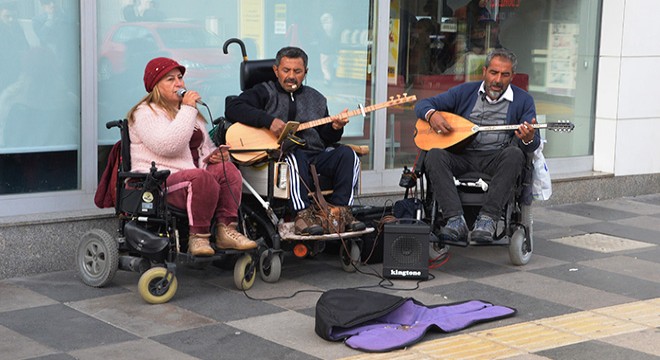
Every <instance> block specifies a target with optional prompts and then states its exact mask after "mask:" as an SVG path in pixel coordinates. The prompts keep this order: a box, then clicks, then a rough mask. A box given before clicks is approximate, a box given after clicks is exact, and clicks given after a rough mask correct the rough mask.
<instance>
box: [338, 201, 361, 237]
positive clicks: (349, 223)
mask: <svg viewBox="0 0 660 360" xmlns="http://www.w3.org/2000/svg"><path fill="white" fill-rule="evenodd" d="M338 208H340V209H341V217H342V222H343V223H344V224H345V231H347V232H351V231H362V230H364V229H366V228H367V225H365V224H364V223H363V222H362V221H358V220H357V219H355V217H353V214H352V213H351V209H350V208H349V207H348V206H338Z"/></svg>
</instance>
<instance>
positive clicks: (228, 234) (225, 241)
mask: <svg viewBox="0 0 660 360" xmlns="http://www.w3.org/2000/svg"><path fill="white" fill-rule="evenodd" d="M236 225H237V224H236V223H231V224H229V225H225V224H218V228H217V230H218V233H217V234H216V236H215V246H217V247H218V248H219V249H236V250H250V249H254V248H256V247H257V243H256V242H254V241H252V240H250V239H248V238H247V237H246V236H245V235H243V234H241V233H240V232H238V230H236Z"/></svg>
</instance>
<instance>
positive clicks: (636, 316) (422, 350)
mask: <svg viewBox="0 0 660 360" xmlns="http://www.w3.org/2000/svg"><path fill="white" fill-rule="evenodd" d="M658 326H660V298H656V299H651V300H644V301H638V302H633V303H627V304H621V305H615V306H609V307H605V308H599V309H593V310H589V311H581V312H577V313H572V314H566V315H561V316H556V317H551V318H545V319H539V320H534V321H530V322H525V323H520V324H513V325H509V326H503V327H499V328H494V329H488V330H482V331H476V332H471V333H467V334H461V335H455V336H449V337H444V338H442V339H436V340H429V341H422V342H420V343H418V344H415V345H414V346H411V347H410V348H408V349H404V350H399V351H392V352H389V353H380V354H369V353H365V354H360V355H356V356H352V357H348V358H344V359H345V360H349V359H350V360H360V359H388V360H389V359H395V360H408V359H410V360H413V359H415V360H418V359H506V358H509V357H513V356H517V355H522V354H529V353H534V352H538V351H542V350H547V349H554V348H559V347H562V346H567V345H571V344H576V343H580V342H585V341H591V340H595V339H602V338H606V337H610V336H616V335H621V334H627V333H633V332H638V331H643V330H649V329H655V328H657V327H658Z"/></svg>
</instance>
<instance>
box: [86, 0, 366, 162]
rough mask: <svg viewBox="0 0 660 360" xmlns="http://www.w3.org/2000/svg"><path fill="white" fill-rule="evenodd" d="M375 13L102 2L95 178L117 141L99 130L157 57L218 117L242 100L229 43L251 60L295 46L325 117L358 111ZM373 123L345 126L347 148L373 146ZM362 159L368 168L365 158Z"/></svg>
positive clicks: (293, 0)
mask: <svg viewBox="0 0 660 360" xmlns="http://www.w3.org/2000/svg"><path fill="white" fill-rule="evenodd" d="M371 9H372V5H371V2H370V1H359V2H355V1H349V0H342V1H324V2H317V1H312V2H310V1H307V0H279V1H275V0H240V1H239V0H233V1H222V2H221V3H220V2H215V1H198V2H189V3H186V6H181V2H180V1H169V0H161V1H155V0H136V1H134V2H133V1H127V2H124V3H123V4H122V3H121V2H111V1H102V2H98V6H97V14H98V15H97V16H98V29H99V34H98V36H99V60H98V61H99V63H98V69H99V76H98V79H99V126H98V129H99V134H98V138H99V149H100V155H99V164H100V166H99V167H100V168H99V172H102V170H103V165H101V164H105V159H106V158H107V155H106V152H107V151H108V150H109V148H110V147H111V146H112V144H114V143H115V142H116V141H117V140H118V137H119V135H118V133H117V131H116V129H115V131H110V130H107V129H106V128H105V123H106V122H108V121H110V120H115V119H118V118H123V117H124V116H125V114H126V113H127V111H128V110H129V108H130V107H131V106H133V105H134V104H135V103H136V102H138V101H139V100H140V99H141V98H142V97H143V96H144V95H145V90H144V85H143V83H142V75H143V71H144V66H145V65H146V63H147V62H148V61H149V60H150V59H152V58H154V57H157V56H167V57H171V58H174V59H176V60H177V61H178V62H180V63H181V64H182V65H184V66H186V68H187V71H186V74H185V81H186V86H187V87H188V88H190V89H195V90H197V91H199V92H200V94H201V95H202V97H203V100H204V102H205V103H206V104H208V106H209V109H208V111H207V109H204V108H201V109H200V111H202V113H203V114H204V115H205V117H207V119H208V118H209V114H208V112H209V111H210V113H211V115H210V117H212V118H214V119H215V118H218V117H220V116H223V115H224V107H225V98H226V97H227V96H229V95H235V94H239V93H240V84H239V75H240V74H239V68H240V64H241V62H242V61H243V56H242V55H243V54H242V52H241V49H240V48H239V46H238V45H235V44H230V45H229V46H228V48H227V50H228V53H229V54H224V53H223V44H224V43H225V41H226V40H228V39H230V38H239V39H241V40H242V41H243V42H244V43H245V46H246V52H247V54H246V55H247V57H248V60H258V59H267V58H274V57H275V54H276V52H277V50H279V49H280V48H281V47H284V46H288V45H292V46H299V47H301V48H302V49H304V50H305V51H306V52H307V54H308V56H309V64H308V67H309V72H308V75H307V79H306V83H307V85H310V86H312V87H314V88H316V89H317V90H319V91H321V92H322V93H323V94H324V95H326V97H327V98H328V102H329V103H328V107H329V111H330V113H331V114H338V113H340V112H341V111H342V110H343V109H345V108H348V109H349V110H355V109H358V104H365V101H366V99H367V97H368V94H369V93H370V92H371V90H370V89H369V88H368V86H369V85H370V83H369V82H368V80H369V79H368V73H367V63H368V56H369V45H370V42H371V30H370V29H371V28H370V23H369V21H370V18H371V16H370V13H371ZM366 105H368V104H365V106H366ZM369 119H370V117H369V115H367V116H366V118H362V117H356V118H354V119H351V122H350V123H349V125H348V126H347V127H346V130H345V135H344V139H345V141H348V142H355V143H359V144H369V143H370V141H371V140H370V127H369ZM363 162H364V163H365V168H368V167H369V163H370V160H369V159H363Z"/></svg>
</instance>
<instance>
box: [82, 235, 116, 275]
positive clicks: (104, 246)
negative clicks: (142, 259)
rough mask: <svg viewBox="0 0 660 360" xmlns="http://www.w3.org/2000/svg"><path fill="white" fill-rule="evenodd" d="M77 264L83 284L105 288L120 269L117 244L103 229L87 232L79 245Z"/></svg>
mask: <svg viewBox="0 0 660 360" xmlns="http://www.w3.org/2000/svg"><path fill="white" fill-rule="evenodd" d="M76 263H77V264H78V271H79V272H80V277H81V278H82V282H83V283H85V284H86V285H89V286H93V287H102V286H105V285H106V284H108V283H109V282H110V280H112V278H113V277H114V276H115V273H116V272H117V268H118V267H119V252H118V250H117V242H116V241H115V239H114V238H113V237H112V236H111V235H110V234H108V233H107V232H106V231H104V230H101V229H93V230H90V231H88V232H86V233H85V234H84V235H83V236H82V239H81V240H80V244H78V251H77V253H76Z"/></svg>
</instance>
